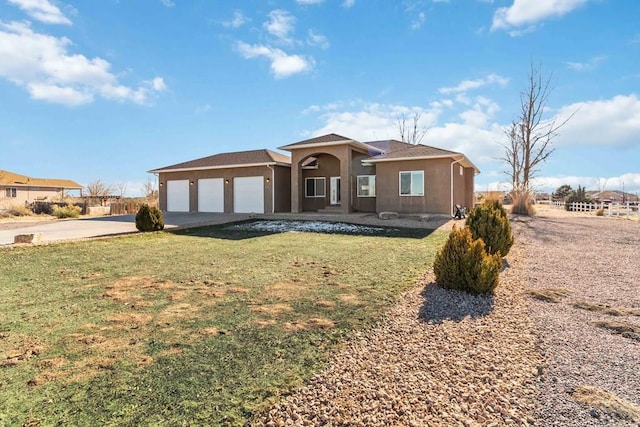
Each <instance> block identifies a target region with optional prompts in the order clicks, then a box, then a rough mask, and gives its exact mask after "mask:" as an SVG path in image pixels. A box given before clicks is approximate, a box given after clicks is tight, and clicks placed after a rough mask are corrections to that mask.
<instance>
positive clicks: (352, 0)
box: [342, 0, 356, 8]
mask: <svg viewBox="0 0 640 427" xmlns="http://www.w3.org/2000/svg"><path fill="white" fill-rule="evenodd" d="M355 4H356V0H344V1H343V2H342V7H344V8H350V7H353V5H355Z"/></svg>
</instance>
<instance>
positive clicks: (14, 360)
mask: <svg viewBox="0 0 640 427" xmlns="http://www.w3.org/2000/svg"><path fill="white" fill-rule="evenodd" d="M0 350H2V351H3V352H2V353H1V354H0V368H2V367H9V366H15V365H19V364H21V363H24V362H27V361H29V360H31V359H33V358H35V357H38V356H40V355H41V354H42V353H44V351H45V350H46V346H44V345H43V344H42V343H40V342H39V341H38V340H37V339H35V338H34V337H30V336H28V335H22V334H12V333H8V332H5V333H4V336H3V339H2V341H0Z"/></svg>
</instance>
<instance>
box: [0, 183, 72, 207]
mask: <svg viewBox="0 0 640 427" xmlns="http://www.w3.org/2000/svg"><path fill="white" fill-rule="evenodd" d="M6 188H15V189H16V197H5V194H6V193H5V189H6ZM61 198H62V190H57V189H46V188H41V187H39V189H37V190H34V189H33V187H12V186H0V208H1V209H8V208H10V207H13V206H17V205H20V206H24V205H25V204H27V203H31V202H33V201H36V200H43V201H47V202H51V201H59V200H61Z"/></svg>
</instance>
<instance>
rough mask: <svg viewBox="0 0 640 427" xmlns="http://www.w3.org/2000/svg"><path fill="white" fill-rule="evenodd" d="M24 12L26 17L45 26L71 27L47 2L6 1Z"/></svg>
mask: <svg viewBox="0 0 640 427" xmlns="http://www.w3.org/2000/svg"><path fill="white" fill-rule="evenodd" d="M8 1H9V3H12V4H14V5H16V6H18V7H19V8H20V9H22V10H24V11H25V12H26V13H27V15H29V16H30V17H32V18H33V19H36V20H38V21H40V22H44V23H46V24H64V25H71V21H70V20H69V18H67V17H66V16H64V14H63V13H62V11H61V10H60V9H59V8H58V6H55V5H53V4H51V2H50V1H49V0H8Z"/></svg>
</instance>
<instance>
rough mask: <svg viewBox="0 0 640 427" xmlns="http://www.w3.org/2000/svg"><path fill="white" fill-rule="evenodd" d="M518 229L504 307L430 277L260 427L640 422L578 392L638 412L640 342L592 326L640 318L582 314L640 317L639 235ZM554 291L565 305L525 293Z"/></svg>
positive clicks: (580, 228)
mask: <svg viewBox="0 0 640 427" xmlns="http://www.w3.org/2000/svg"><path fill="white" fill-rule="evenodd" d="M450 225H451V222H449V223H448V224H446V225H444V227H445V228H450ZM513 227H514V233H515V234H516V244H515V245H514V247H513V248H512V250H511V252H510V253H509V256H508V257H507V261H508V265H507V268H506V269H505V270H504V271H503V272H502V273H501V279H500V281H501V283H500V286H499V287H498V289H497V290H496V294H495V295H494V296H492V297H489V296H470V295H466V294H463V293H459V292H455V291H448V290H444V289H441V288H439V287H438V286H436V285H434V284H433V283H432V281H433V277H432V276H431V274H430V273H427V274H425V276H424V277H422V278H421V279H420V281H419V282H418V283H417V287H416V288H415V289H413V290H412V291H409V292H407V293H406V294H404V295H402V297H401V298H400V301H399V302H398V304H397V305H396V306H394V307H393V308H392V309H391V310H390V311H389V312H388V313H387V314H386V315H385V316H384V318H383V319H382V320H381V323H380V325H379V326H378V327H377V328H375V329H373V330H370V331H366V332H362V333H359V334H357V335H355V336H354V337H353V338H352V339H350V340H349V341H348V342H347V343H346V344H345V345H344V346H343V347H342V348H341V349H339V350H338V351H337V352H336V354H335V355H334V357H333V359H332V361H331V362H330V364H329V365H328V367H327V368H326V369H325V370H324V371H323V372H321V373H320V374H318V375H316V376H315V377H314V378H313V379H312V380H311V381H310V382H309V383H308V384H307V385H306V386H304V387H303V388H301V389H299V390H297V391H295V392H294V393H293V394H291V395H289V396H287V397H285V398H284V399H283V400H282V401H281V403H280V404H279V405H277V406H276V407H273V408H271V409H270V410H268V411H265V413H264V414H262V416H261V417H258V418H257V419H256V420H255V422H254V423H253V425H256V426H265V425H266V426H279V425H296V426H297V425H356V426H376V425H380V426H383V425H385V426H386V425H397V426H455V425H460V426H498V425H524V426H526V425H539V426H604V425H606V426H638V425H640V424H638V422H640V420H638V421H631V420H624V419H621V418H619V417H618V416H616V415H612V414H611V413H610V412H611V411H610V410H609V409H607V408H606V404H611V401H609V402H607V403H606V404H605V405H604V406H603V405H600V404H598V400H597V399H595V401H596V403H593V404H592V405H587V404H581V403H578V402H576V400H574V398H573V394H572V393H573V392H574V391H576V390H577V389H580V388H581V386H583V385H584V386H592V387H598V388H599V389H602V390H604V391H606V392H609V393H613V394H615V396H617V397H618V398H620V399H624V400H625V401H626V402H627V403H629V404H631V405H640V375H639V374H638V372H639V367H640V341H638V340H635V339H633V337H629V336H623V335H620V334H617V335H614V334H612V333H610V332H609V331H608V330H605V329H601V328H598V327H595V326H594V325H593V322H594V321H610V320H611V318H612V317H614V318H615V319H614V320H616V321H624V322H628V323H630V324H635V325H638V326H639V327H640V317H639V316H635V315H631V314H629V315H623V316H611V315H607V314H603V313H601V312H599V311H588V310H584V309H579V308H574V307H573V305H572V304H573V303H577V302H582V303H585V302H587V303H591V304H593V305H592V307H593V306H595V307H605V308H610V309H618V311H621V310H622V309H640V298H639V292H640V288H639V284H638V280H637V274H638V265H639V264H638V261H637V259H638V255H639V254H640V251H639V249H638V248H640V227H639V224H638V223H637V222H632V221H625V220H614V219H606V218H596V217H593V216H587V215H575V214H565V213H563V212H562V211H542V212H540V215H539V216H538V217H536V218H533V219H531V218H516V219H515V220H514V222H513ZM548 288H554V289H557V290H561V291H562V290H564V291H566V296H564V297H560V300H559V302H557V303H551V302H542V301H540V300H537V299H534V298H533V297H531V296H530V295H529V291H531V290H537V291H544V290H545V289H548ZM597 304H601V305H600V306H598V305H597ZM607 306H608V307H607ZM623 314H624V313H623ZM614 403H615V402H614ZM610 406H611V405H610ZM632 409H637V408H632Z"/></svg>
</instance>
